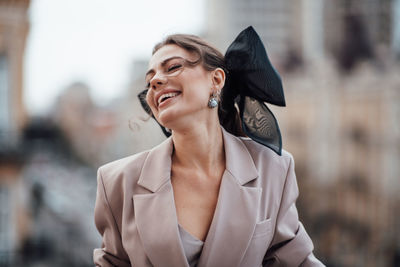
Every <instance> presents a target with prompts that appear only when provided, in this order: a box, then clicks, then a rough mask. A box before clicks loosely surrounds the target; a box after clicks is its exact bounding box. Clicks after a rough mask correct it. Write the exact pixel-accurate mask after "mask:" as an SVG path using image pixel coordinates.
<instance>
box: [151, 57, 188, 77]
mask: <svg viewBox="0 0 400 267" xmlns="http://www.w3.org/2000/svg"><path fill="white" fill-rule="evenodd" d="M176 58H182V57H178V56H173V57H169V58H167V59H164V60H163V61H162V62H161V66H162V67H164V66H165V64H167V62H168V61H170V60H172V59H176ZM151 73H154V69H150V70H148V71H147V72H146V75H145V76H144V77H145V78H146V77H147V75H149V74H151Z"/></svg>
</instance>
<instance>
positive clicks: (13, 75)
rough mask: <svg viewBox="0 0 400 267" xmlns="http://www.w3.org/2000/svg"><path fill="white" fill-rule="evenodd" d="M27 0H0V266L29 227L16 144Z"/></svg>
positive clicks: (21, 119) (11, 255)
mask: <svg viewBox="0 0 400 267" xmlns="http://www.w3.org/2000/svg"><path fill="white" fill-rule="evenodd" d="M29 2H30V1H28V0H8V1H7V0H3V1H0V266H9V264H11V263H12V262H13V260H14V258H15V253H16V250H17V249H18V247H19V246H20V245H21V243H22V241H23V239H24V237H25V235H26V233H27V231H28V230H27V229H28V226H27V225H26V222H27V220H26V212H25V210H24V207H23V205H22V204H21V201H20V199H19V197H20V196H21V192H20V186H19V185H20V183H21V175H20V174H21V169H22V164H23V157H22V154H21V153H20V150H19V147H18V145H19V140H20V136H21V132H22V129H23V127H24V124H25V121H26V114H25V109H24V107H23V59H24V50H25V40H26V37H27V34H28V30H29V22H28V15H27V9H28V7H29Z"/></svg>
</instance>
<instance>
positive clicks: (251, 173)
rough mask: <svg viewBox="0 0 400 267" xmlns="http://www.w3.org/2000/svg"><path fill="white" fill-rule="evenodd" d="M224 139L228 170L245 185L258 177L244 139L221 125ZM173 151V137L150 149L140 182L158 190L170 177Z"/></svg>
mask: <svg viewBox="0 0 400 267" xmlns="http://www.w3.org/2000/svg"><path fill="white" fill-rule="evenodd" d="M221 130H222V135H223V139H224V149H225V160H226V163H225V164H226V170H227V171H228V172H229V173H230V174H231V175H232V176H233V177H234V178H236V180H237V182H238V183H239V184H240V185H244V184H246V183H248V182H250V181H251V180H253V179H255V178H257V176H258V172H257V169H256V167H255V165H254V161H253V158H252V157H251V155H250V153H249V151H248V150H247V147H246V146H245V145H244V143H243V141H242V140H241V139H240V138H239V137H236V136H234V135H232V134H230V133H228V132H227V131H226V130H225V129H224V128H223V127H221ZM172 151H173V141H172V138H171V137H169V138H167V139H166V140H165V141H164V142H162V143H161V144H159V145H158V146H156V147H154V148H153V149H151V150H150V151H149V154H148V156H147V158H146V160H145V162H144V165H143V168H142V172H141V175H140V177H139V181H138V184H139V185H141V186H143V187H145V188H146V189H148V190H150V191H152V192H156V191H157V190H159V189H160V188H161V186H162V185H163V184H164V183H165V182H167V181H168V180H169V179H170V176H171V163H172V161H171V156H172Z"/></svg>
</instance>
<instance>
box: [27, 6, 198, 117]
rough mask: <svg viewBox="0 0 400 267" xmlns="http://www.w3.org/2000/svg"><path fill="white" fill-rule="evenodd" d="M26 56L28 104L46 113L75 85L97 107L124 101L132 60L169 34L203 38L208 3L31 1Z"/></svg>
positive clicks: (34, 110)
mask: <svg viewBox="0 0 400 267" xmlns="http://www.w3.org/2000/svg"><path fill="white" fill-rule="evenodd" d="M29 12H30V21H31V28H30V32H29V35H28V39H27V46H26V51H25V80H24V83H25V84H24V87H25V104H26V106H27V109H28V112H29V113H30V114H32V115H41V114H44V113H46V112H47V111H48V110H49V108H50V107H51V105H52V104H53V102H54V100H55V99H56V97H57V96H58V95H59V94H60V92H61V91H62V90H63V89H64V88H66V87H67V86H68V85H70V84H71V83H73V82H75V81H83V82H86V83H87V84H88V85H89V87H90V88H91V89H92V92H91V93H92V96H93V97H94V98H95V101H97V102H99V103H105V102H107V101H108V100H110V99H112V98H114V97H117V96H118V95H120V94H121V93H122V92H123V91H124V90H125V89H126V87H127V84H128V82H129V71H130V69H131V65H132V62H133V60H134V59H147V58H149V57H150V54H151V49H152V47H153V45H154V44H155V43H156V42H158V41H160V40H161V39H162V37H164V36H165V35H167V34H170V33H176V32H185V33H193V34H201V31H202V30H204V27H203V25H204V0H186V1H185V0H170V1H162V0H157V1H154V0H153V1H139V0H113V1H109V0H84V1H82V0H68V1H65V0H33V1H32V2H31V6H30V11H29Z"/></svg>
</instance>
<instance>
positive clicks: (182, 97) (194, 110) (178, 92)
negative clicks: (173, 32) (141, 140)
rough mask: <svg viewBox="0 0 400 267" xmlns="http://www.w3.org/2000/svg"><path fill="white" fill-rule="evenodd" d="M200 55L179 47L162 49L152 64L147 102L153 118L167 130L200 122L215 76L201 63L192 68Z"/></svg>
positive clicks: (150, 64)
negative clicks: (188, 62)
mask: <svg viewBox="0 0 400 267" xmlns="http://www.w3.org/2000/svg"><path fill="white" fill-rule="evenodd" d="M197 59H198V56H197V55H196V54H194V53H189V52H188V51H186V50H185V49H183V48H181V47H179V46H177V45H165V46H163V47H161V48H160V49H159V50H158V51H157V52H156V53H155V54H154V55H153V56H152V58H151V60H150V62H149V71H148V72H147V74H146V84H147V86H148V88H149V90H148V93H147V96H146V100H147V103H148V105H149V106H150V108H151V110H152V112H153V115H154V117H155V118H156V119H157V121H158V122H159V123H161V125H163V126H164V127H167V128H170V129H174V127H180V126H181V125H185V124H187V123H188V122H193V121H195V120H198V119H201V116H202V115H201V114H203V115H206V113H209V112H210V111H211V109H209V108H208V107H207V104H208V100H209V98H210V95H211V94H212V91H213V82H212V74H211V72H209V71H206V70H205V69H204V68H203V66H202V64H201V63H200V64H197V65H195V66H192V65H190V64H187V61H192V62H193V61H196V60H197Z"/></svg>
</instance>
